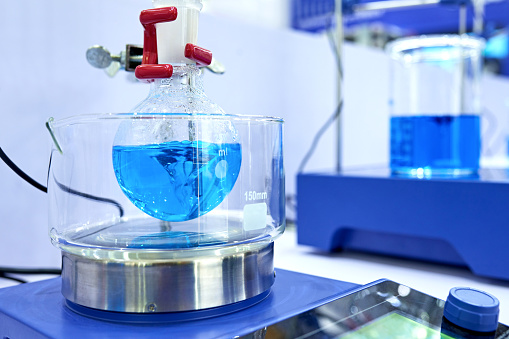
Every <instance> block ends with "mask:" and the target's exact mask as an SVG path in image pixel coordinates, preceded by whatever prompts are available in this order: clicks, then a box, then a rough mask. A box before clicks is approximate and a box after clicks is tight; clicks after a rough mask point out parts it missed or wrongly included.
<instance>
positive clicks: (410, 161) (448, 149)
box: [391, 114, 481, 175]
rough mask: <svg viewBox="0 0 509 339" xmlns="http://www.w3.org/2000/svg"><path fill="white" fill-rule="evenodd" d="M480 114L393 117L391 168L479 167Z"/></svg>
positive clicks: (444, 170)
mask: <svg viewBox="0 0 509 339" xmlns="http://www.w3.org/2000/svg"><path fill="white" fill-rule="evenodd" d="M480 152H481V137H480V122H479V116H478V115H466V114H464V115H457V116H455V115H445V116H444V115H439V116H434V115H421V116H399V117H393V118H391V169H392V171H393V172H396V173H407V174H411V173H412V171H414V170H415V169H424V170H426V171H429V172H428V173H431V174H438V175H454V174H458V173H459V174H470V173H473V172H476V171H477V170H478V169H479V157H480Z"/></svg>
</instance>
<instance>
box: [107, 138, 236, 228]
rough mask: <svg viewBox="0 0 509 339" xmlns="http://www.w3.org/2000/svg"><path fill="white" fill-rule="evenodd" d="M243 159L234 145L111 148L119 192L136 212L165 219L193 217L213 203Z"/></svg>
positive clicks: (224, 193) (222, 195) (169, 144)
mask: <svg viewBox="0 0 509 339" xmlns="http://www.w3.org/2000/svg"><path fill="white" fill-rule="evenodd" d="M241 161H242V155H241V147H240V144H238V143H229V144H228V143H225V144H215V143H208V142H203V141H187V140H186V141H170V142H165V143H161V144H151V145H142V146H114V147H113V167H114V170H115V175H116V177H117V181H118V183H119V185H120V187H121V188H122V191H123V192H124V193H125V195H126V196H127V197H128V198H129V200H131V202H132V203H133V204H134V205H135V206H136V207H138V208H139V209H140V210H142V211H143V212H145V213H147V214H148V215H150V216H152V217H154V218H157V219H161V220H166V221H187V220H192V219H195V218H197V217H199V216H201V215H204V214H205V213H208V212H210V211H211V210H212V209H214V208H215V207H217V206H218V205H219V204H220V203H221V202H222V201H223V199H224V198H225V197H226V196H227V195H228V193H230V191H231V190H232V188H233V186H234V185H235V182H236V180H237V177H238V175H239V171H240V165H241Z"/></svg>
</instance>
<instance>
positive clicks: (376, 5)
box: [353, 0, 440, 12]
mask: <svg viewBox="0 0 509 339" xmlns="http://www.w3.org/2000/svg"><path fill="white" fill-rule="evenodd" d="M438 3H440V0H387V1H375V2H366V3H361V4H355V5H353V10H354V12H364V11H379V10H384V9H396V8H406V7H416V6H426V5H436V4H438Z"/></svg>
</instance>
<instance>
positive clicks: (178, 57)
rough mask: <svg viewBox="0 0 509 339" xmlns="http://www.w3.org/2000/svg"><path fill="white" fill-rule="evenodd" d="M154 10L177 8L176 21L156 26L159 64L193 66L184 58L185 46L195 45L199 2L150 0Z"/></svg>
mask: <svg viewBox="0 0 509 339" xmlns="http://www.w3.org/2000/svg"><path fill="white" fill-rule="evenodd" d="M152 3H153V5H154V8H160V7H170V6H173V7H177V11H178V15H177V20H175V21H172V22H165V23H161V24H157V25H156V30H157V55H158V63H159V64H172V65H182V64H194V63H195V62H194V61H192V60H189V59H187V58H186V57H185V56H184V50H185V47H186V44H188V43H191V44H196V41H197V39H198V18H199V15H200V10H201V9H202V3H201V0H152Z"/></svg>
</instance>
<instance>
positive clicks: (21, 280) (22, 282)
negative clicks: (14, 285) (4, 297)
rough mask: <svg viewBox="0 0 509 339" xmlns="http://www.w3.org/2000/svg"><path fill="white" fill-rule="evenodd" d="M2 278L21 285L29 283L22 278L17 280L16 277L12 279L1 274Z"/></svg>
mask: <svg viewBox="0 0 509 339" xmlns="http://www.w3.org/2000/svg"><path fill="white" fill-rule="evenodd" d="M0 278H3V279H9V280H13V281H17V282H19V283H21V284H25V283H27V282H28V281H26V280H24V279H20V278H15V277H10V276H7V275H4V274H1V273H0Z"/></svg>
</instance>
